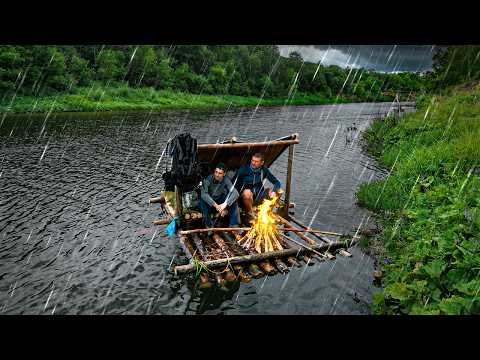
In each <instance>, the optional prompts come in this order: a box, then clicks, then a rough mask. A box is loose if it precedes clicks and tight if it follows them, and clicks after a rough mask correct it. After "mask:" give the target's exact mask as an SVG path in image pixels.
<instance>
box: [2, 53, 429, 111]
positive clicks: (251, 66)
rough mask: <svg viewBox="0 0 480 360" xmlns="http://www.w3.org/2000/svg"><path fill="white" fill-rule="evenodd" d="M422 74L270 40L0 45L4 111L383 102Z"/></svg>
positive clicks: (410, 88) (417, 88) (416, 86)
mask: <svg viewBox="0 0 480 360" xmlns="http://www.w3.org/2000/svg"><path fill="white" fill-rule="evenodd" d="M428 79H429V77H428V76H426V75H425V74H420V73H409V72H402V73H382V72H378V71H375V70H373V69H364V68H353V67H347V68H341V67H339V66H336V65H328V66H327V65H323V64H321V63H319V64H317V63H310V62H305V61H304V59H303V58H302V56H301V55H300V54H299V53H298V52H295V51H293V52H291V53H290V54H289V56H288V57H285V56H281V55H280V50H279V48H278V47H277V46H275V45H74V46H72V45H55V46H53V45H48V46H43V45H26V46H17V45H0V111H1V112H3V113H6V112H12V113H15V112H43V111H56V112H59V111H107V110H151V109H162V108H200V107H228V106H257V105H259V104H260V105H264V106H276V105H321V104H331V103H345V102H382V101H391V100H392V99H393V96H394V95H392V94H396V93H397V92H400V93H401V94H402V95H401V96H403V97H405V98H408V97H409V95H408V94H410V93H415V94H419V93H423V92H424V91H425V89H426V85H427V83H428ZM260 99H261V101H260Z"/></svg>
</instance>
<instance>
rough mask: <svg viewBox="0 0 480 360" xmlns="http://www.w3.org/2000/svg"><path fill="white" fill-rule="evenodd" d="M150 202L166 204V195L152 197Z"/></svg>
mask: <svg viewBox="0 0 480 360" xmlns="http://www.w3.org/2000/svg"><path fill="white" fill-rule="evenodd" d="M148 202H149V203H150V204H157V203H160V204H164V203H165V196H160V197H154V198H150V199H149V201H148Z"/></svg>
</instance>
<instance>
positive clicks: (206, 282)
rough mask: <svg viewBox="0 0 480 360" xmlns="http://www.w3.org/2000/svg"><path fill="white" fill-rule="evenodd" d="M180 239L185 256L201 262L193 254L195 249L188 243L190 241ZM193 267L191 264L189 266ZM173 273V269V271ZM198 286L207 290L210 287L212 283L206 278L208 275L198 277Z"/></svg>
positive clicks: (197, 256) (184, 237) (181, 237)
mask: <svg viewBox="0 0 480 360" xmlns="http://www.w3.org/2000/svg"><path fill="white" fill-rule="evenodd" d="M179 238H180V243H181V244H182V245H183V247H184V249H185V250H186V254H187V256H188V257H189V258H190V259H192V258H195V259H197V260H201V259H200V256H199V255H197V254H196V253H195V249H194V247H193V245H192V243H191V242H190V239H189V238H188V237H186V236H179ZM191 265H192V266H193V264H191ZM174 271H175V269H174ZM199 284H200V285H199V286H200V288H201V289H207V288H211V287H212V283H211V282H210V279H209V278H208V274H206V273H200V275H199Z"/></svg>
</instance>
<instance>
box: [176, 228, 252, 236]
mask: <svg viewBox="0 0 480 360" xmlns="http://www.w3.org/2000/svg"><path fill="white" fill-rule="evenodd" d="M244 230H250V228H247V227H243V228H209V229H208V228H207V229H192V230H182V231H180V232H179V234H180V235H189V234H198V233H206V232H209V231H233V232H236V231H244Z"/></svg>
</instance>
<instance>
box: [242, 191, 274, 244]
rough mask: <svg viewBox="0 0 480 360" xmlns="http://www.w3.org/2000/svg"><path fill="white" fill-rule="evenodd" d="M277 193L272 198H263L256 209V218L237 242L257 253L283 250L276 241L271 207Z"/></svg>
mask: <svg viewBox="0 0 480 360" xmlns="http://www.w3.org/2000/svg"><path fill="white" fill-rule="evenodd" d="M278 196H279V195H278V194H275V195H274V197H273V198H272V199H265V200H264V201H263V203H262V204H261V205H259V206H258V209H257V218H256V219H255V220H254V221H252V227H251V229H250V230H248V232H247V233H246V234H245V236H243V237H242V238H241V239H239V240H238V242H239V244H240V245H242V246H243V247H244V248H246V249H250V248H254V249H255V250H256V251H257V252H258V253H263V252H268V251H276V250H283V247H282V245H281V244H280V242H279V241H278V235H279V233H278V230H277V225H276V224H275V215H274V214H273V208H274V206H275V204H276V203H277V200H278Z"/></svg>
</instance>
